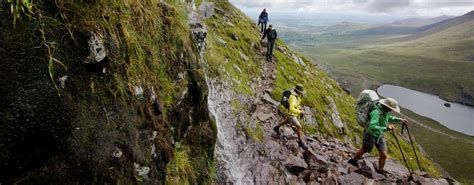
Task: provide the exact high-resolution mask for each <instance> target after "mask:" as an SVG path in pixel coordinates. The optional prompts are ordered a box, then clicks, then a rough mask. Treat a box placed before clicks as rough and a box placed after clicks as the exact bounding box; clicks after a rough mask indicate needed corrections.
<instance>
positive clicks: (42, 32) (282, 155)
mask: <svg viewBox="0 0 474 185" xmlns="http://www.w3.org/2000/svg"><path fill="white" fill-rule="evenodd" d="M2 3H3V4H2V9H1V11H0V15H1V16H2V17H10V16H11V15H10V13H9V8H10V5H12V4H9V3H6V2H2ZM13 5H14V6H16V4H13ZM28 15H29V16H31V17H32V19H30V20H27V19H26V16H25V15H23V17H24V19H23V20H20V21H17V22H16V24H15V25H14V24H13V19H2V20H1V21H0V27H1V29H0V35H1V37H0V39H1V40H0V41H1V42H0V51H1V52H0V55H1V57H2V59H3V62H0V74H1V85H0V89H1V92H2V96H1V97H0V102H1V104H2V105H4V106H2V107H1V109H0V120H1V122H0V133H1V134H0V161H2V163H0V168H1V171H4V172H6V173H5V174H4V175H2V176H1V178H0V181H1V182H2V183H7V184H9V183H15V182H17V183H26V184H29V183H51V182H55V183H90V182H94V183H126V184H130V183H147V184H148V183H149V184H162V183H165V182H167V183H169V184H183V183H191V184H195V183H199V184H208V183H211V182H214V183H235V184H265V183H268V182H278V183H342V184H351V183H360V182H375V181H377V182H402V181H403V182H406V181H407V180H406V178H407V173H406V168H404V167H403V166H401V165H400V164H399V163H398V162H397V161H396V160H391V161H389V164H388V167H389V169H393V170H392V171H390V170H389V172H390V175H389V176H381V175H380V174H377V173H375V172H374V170H373V168H374V166H373V165H372V162H373V158H366V160H364V161H362V164H361V165H362V166H363V168H361V169H357V168H353V167H350V165H347V163H346V162H345V161H346V160H347V159H348V158H349V156H350V155H351V153H352V152H354V150H355V147H354V146H359V145H360V142H361V140H360V135H361V131H362V128H361V127H360V126H358V125H357V124H356V123H355V120H354V114H355V113H354V107H353V105H354V103H355V101H354V99H353V98H351V97H350V96H348V95H347V94H346V93H345V92H344V91H343V90H342V89H341V88H340V87H339V85H338V84H337V83H336V82H335V81H334V80H332V79H330V78H329V77H328V76H327V75H326V74H325V73H323V72H322V71H321V70H320V69H319V68H318V67H317V66H314V65H312V64H311V63H310V62H309V61H308V60H306V59H305V58H304V57H301V56H299V55H298V54H297V53H295V52H293V51H291V50H290V49H289V48H288V47H286V46H285V44H284V43H282V42H281V41H278V42H277V46H276V49H275V59H274V60H273V61H270V62H267V61H265V60H264V53H265V52H266V47H265V43H264V42H262V43H261V42H260V34H259V33H258V29H257V28H256V26H255V23H253V22H252V21H250V19H249V18H248V17H246V16H245V15H244V14H243V13H242V12H240V11H239V10H238V9H236V8H235V7H233V6H232V5H231V4H230V3H229V2H227V1H211V2H199V3H198V2H196V4H195V3H194V1H190V2H181V1H168V2H163V1H159V2H155V1H124V2H109V1H84V2H69V1H61V0H58V1H54V3H53V2H51V1H39V2H37V3H35V8H34V10H33V11H32V12H30V13H28ZM295 83H302V84H304V86H305V87H306V88H307V91H308V92H307V96H306V97H305V98H304V100H303V101H304V105H305V107H304V109H305V112H307V113H308V114H307V115H305V116H304V117H303V118H302V123H303V125H304V128H305V133H306V137H305V141H306V142H307V143H308V145H309V146H310V151H306V152H305V151H303V150H302V149H300V148H298V146H297V144H296V142H295V141H296V135H295V134H294V132H293V131H292V130H291V129H290V128H285V129H283V130H282V131H283V134H282V135H280V136H277V135H275V133H274V132H273V131H272V129H271V128H272V127H273V126H274V125H276V124H277V123H278V122H280V121H282V119H283V117H282V115H281V114H280V113H279V112H278V110H277V108H276V106H277V101H276V100H278V99H280V97H281V92H282V91H283V90H285V89H288V88H291V87H293V86H294V84H295ZM387 139H388V144H389V153H390V154H391V155H393V156H394V158H398V159H400V153H399V152H398V150H397V149H396V148H395V146H396V145H394V144H395V143H394V140H393V138H387ZM402 146H403V147H404V148H405V149H409V145H408V144H407V143H406V142H405V141H404V142H403V143H402ZM409 162H410V164H412V165H413V163H414V159H409ZM422 162H424V164H425V170H426V171H428V172H429V173H430V174H431V175H433V176H436V175H438V171H437V169H436V168H435V167H434V166H433V164H432V162H431V161H430V160H429V159H427V158H426V157H423V158H422ZM423 175H424V176H423ZM425 177H426V174H422V173H420V174H419V175H418V176H417V178H418V181H420V182H440V183H446V181H444V180H437V179H429V178H425Z"/></svg>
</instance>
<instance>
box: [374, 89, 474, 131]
mask: <svg viewBox="0 0 474 185" xmlns="http://www.w3.org/2000/svg"><path fill="white" fill-rule="evenodd" d="M377 92H378V93H379V94H380V95H381V96H384V97H391V98H394V99H396V100H397V101H398V103H399V105H400V106H402V107H404V108H407V109H409V110H411V111H413V112H415V113H417V114H419V115H422V116H425V117H428V118H431V119H433V120H436V121H438V122H439V123H441V124H443V125H444V126H446V127H448V128H450V129H452V130H455V131H458V132H461V133H464V134H467V135H470V136H473V135H474V108H473V107H469V106H466V105H462V104H459V103H451V102H447V101H445V100H442V99H440V98H439V97H438V96H435V95H432V94H428V93H424V92H419V91H415V90H411V89H407V88H404V87H399V86H395V85H382V86H380V87H379V88H378V89H377ZM445 103H450V104H451V107H446V106H444V104H445Z"/></svg>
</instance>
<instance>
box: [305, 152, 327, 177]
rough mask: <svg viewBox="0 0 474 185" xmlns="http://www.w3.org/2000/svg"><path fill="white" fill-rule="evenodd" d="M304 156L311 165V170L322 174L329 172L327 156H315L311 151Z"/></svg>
mask: <svg viewBox="0 0 474 185" xmlns="http://www.w3.org/2000/svg"><path fill="white" fill-rule="evenodd" d="M303 156H304V158H305V160H306V161H307V163H308V164H309V168H310V169H314V170H318V171H320V172H327V171H328V170H329V169H328V168H329V162H328V158H327V157H326V156H324V155H319V154H315V153H313V152H311V151H310V150H306V151H304V153H303Z"/></svg>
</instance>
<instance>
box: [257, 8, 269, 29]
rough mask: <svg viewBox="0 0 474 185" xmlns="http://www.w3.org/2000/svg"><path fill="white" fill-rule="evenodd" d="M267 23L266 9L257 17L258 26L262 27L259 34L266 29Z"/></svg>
mask: <svg viewBox="0 0 474 185" xmlns="http://www.w3.org/2000/svg"><path fill="white" fill-rule="evenodd" d="M267 22H268V13H267V9H265V8H264V9H263V11H262V13H260V16H258V24H259V25H260V24H261V25H262V27H261V29H260V33H263V31H265V30H266V29H267Z"/></svg>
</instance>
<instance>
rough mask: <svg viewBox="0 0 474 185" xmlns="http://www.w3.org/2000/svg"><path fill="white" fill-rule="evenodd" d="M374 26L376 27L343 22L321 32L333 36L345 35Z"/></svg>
mask: <svg viewBox="0 0 474 185" xmlns="http://www.w3.org/2000/svg"><path fill="white" fill-rule="evenodd" d="M376 26H377V25H371V24H365V23H356V22H349V21H343V22H341V23H338V24H335V25H332V26H329V27H327V28H326V29H324V30H323V31H324V32H326V33H329V34H333V35H346V34H350V33H352V32H355V31H358V30H366V29H370V28H373V27H376Z"/></svg>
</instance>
